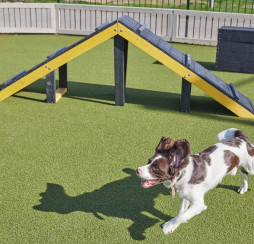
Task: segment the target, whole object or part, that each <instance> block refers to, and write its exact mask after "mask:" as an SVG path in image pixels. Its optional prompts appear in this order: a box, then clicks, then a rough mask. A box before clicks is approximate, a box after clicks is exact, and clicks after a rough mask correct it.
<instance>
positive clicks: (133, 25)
mask: <svg viewBox="0 0 254 244" xmlns="http://www.w3.org/2000/svg"><path fill="white" fill-rule="evenodd" d="M117 22H119V23H121V24H123V25H124V26H126V27H127V28H129V29H130V30H132V31H133V32H136V31H137V30H138V29H139V28H140V26H141V24H139V23H138V22H137V21H136V20H134V19H132V18H131V17H129V16H126V15H125V16H123V17H121V18H119V19H118V20H117Z"/></svg>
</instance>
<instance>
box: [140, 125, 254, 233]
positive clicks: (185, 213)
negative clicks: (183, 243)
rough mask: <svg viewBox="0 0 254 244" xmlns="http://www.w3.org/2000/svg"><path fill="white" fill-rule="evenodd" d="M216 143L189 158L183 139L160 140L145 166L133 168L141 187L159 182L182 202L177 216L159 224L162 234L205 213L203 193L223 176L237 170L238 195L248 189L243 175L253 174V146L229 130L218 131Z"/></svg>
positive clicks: (186, 143) (188, 149)
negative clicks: (239, 175)
mask: <svg viewBox="0 0 254 244" xmlns="http://www.w3.org/2000/svg"><path fill="white" fill-rule="evenodd" d="M217 140H219V141H221V142H220V143H217V144H215V145H213V146H211V147H209V148H207V149H206V150H204V151H203V152H201V153H199V154H196V155H190V143H189V142H188V141H187V140H177V141H172V140H171V139H170V138H165V137H162V138H161V140H160V143H159V144H158V146H157V147H156V153H155V155H154V156H153V157H152V158H150V159H149V162H148V164H147V165H145V166H142V167H139V168H137V175H138V176H139V177H140V178H141V185H142V186H143V187H144V188H148V187H150V186H154V185H157V184H159V183H163V184H164V185H165V186H166V187H167V188H170V187H175V189H176V191H177V193H178V195H179V197H180V198H181V199H182V201H181V206H180V210H179V213H178V215H177V216H176V217H175V218H173V219H171V220H170V221H168V222H166V223H165V224H164V225H163V232H164V233H165V234H168V233H172V232H173V231H174V230H175V229H176V228H177V227H178V226H179V225H180V224H182V223H184V222H186V221H187V220H189V219H191V218H192V217H194V216H195V215H197V214H199V213H201V212H202V211H203V210H205V209H206V208H207V206H206V205H205V204H204V195H205V193H206V192H208V191H209V190H210V189H212V188H214V187H216V186H217V185H218V184H219V183H220V182H221V181H222V179H223V177H224V176H225V175H227V174H231V175H235V174H236V172H237V169H239V172H240V174H241V175H242V178H243V181H242V184H241V186H240V188H239V190H238V192H239V193H240V194H243V193H245V192H246V191H247V190H248V181H247V175H248V173H249V174H254V146H253V145H252V144H251V143H250V140H249V138H248V136H247V135H246V134H245V133H243V132H242V131H240V130H238V129H234V128H231V129H227V130H224V131H222V132H220V133H219V134H218V135H217Z"/></svg>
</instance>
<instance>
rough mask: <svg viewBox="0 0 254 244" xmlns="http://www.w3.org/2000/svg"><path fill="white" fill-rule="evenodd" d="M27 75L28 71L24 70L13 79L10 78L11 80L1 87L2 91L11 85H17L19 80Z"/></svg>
mask: <svg viewBox="0 0 254 244" xmlns="http://www.w3.org/2000/svg"><path fill="white" fill-rule="evenodd" d="M25 74H26V71H25V70H23V71H21V72H19V73H18V74H16V75H14V76H13V77H12V78H10V79H9V80H7V81H6V82H4V83H3V84H2V85H1V86H0V91H2V90H3V89H5V88H6V87H8V86H10V85H11V84H13V83H15V82H16V81H17V80H19V79H20V78H22V77H24V76H25Z"/></svg>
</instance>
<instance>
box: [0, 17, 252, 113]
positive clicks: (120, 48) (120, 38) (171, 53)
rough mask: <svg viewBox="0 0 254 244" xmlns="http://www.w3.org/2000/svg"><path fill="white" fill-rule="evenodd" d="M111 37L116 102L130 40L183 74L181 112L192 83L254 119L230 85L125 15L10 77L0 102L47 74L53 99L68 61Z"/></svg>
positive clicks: (63, 84) (63, 83) (121, 98)
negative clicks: (57, 83)
mask: <svg viewBox="0 0 254 244" xmlns="http://www.w3.org/2000/svg"><path fill="white" fill-rule="evenodd" d="M112 37H114V57H115V102H116V105H119V106H123V105H124V102H125V86H126V69H127V53H128V41H129V42H131V43H132V44H134V45H135V46H137V47H139V48H140V49H142V50H143V51H144V52H146V53H148V54H149V55H151V56H152V57H154V58H155V59H156V60H158V61H159V62H161V63H162V64H164V65H165V66H167V67H168V68H170V69H171V70H172V71H174V72H175V73H177V74H178V75H179V76H181V77H182V95H181V111H184V112H188V110H189V106H190V94H191V84H193V85H195V86H197V87H198V88H199V89H201V90H202V91H204V92H205V93H206V94H207V95H209V96H211V97H212V98H214V99H215V100H216V101H218V102H219V103H221V104H222V105H223V106H225V107H226V108H228V109H229V110H231V111H232V112H233V113H235V114H236V115H238V116H239V117H245V118H254V104H253V103H252V101H251V100H250V99H248V98H247V97H246V96H245V95H243V94H242V93H240V92H239V91H238V90H237V89H236V88H235V87H234V85H233V84H227V83H226V82H224V81H223V80H221V79H220V78H219V77H217V76H216V75H214V74H213V73H211V72H210V71H209V70H207V69H206V68H204V67H203V66H202V65H200V64H198V63H197V62H195V61H194V60H192V59H191V57H190V55H189V54H184V53H182V52H181V51H179V50H178V49H176V48H174V47H173V46H172V45H170V44H169V43H168V42H166V41H164V40H163V39H161V38H160V37H158V36H157V35H155V34H154V33H152V32H151V31H150V30H148V29H147V28H146V27H145V25H141V24H139V23H138V22H136V21H135V20H133V19H132V18H130V17H128V16H123V17H121V18H119V19H117V20H116V21H114V22H112V23H104V24H103V25H101V26H99V27H97V28H96V30H95V32H94V33H92V34H90V35H88V36H87V37H85V38H83V39H82V40H80V41H79V42H77V43H75V44H73V45H71V46H70V47H67V48H66V47H63V48H61V49H59V50H57V51H56V52H54V53H53V54H51V55H49V56H48V58H47V60H45V61H43V62H42V63H40V64H38V65H36V66H35V67H34V68H32V69H31V70H29V71H23V72H21V73H19V74H17V75H16V76H14V77H12V78H11V79H9V80H8V81H7V82H5V83H4V84H2V86H1V87H0V101H2V100H4V99H6V98H7V97H9V96H11V95H13V94H14V93H16V92H18V91H20V90H22V89H23V88H24V87H26V86H28V85H30V84H31V83H33V82H34V81H36V80H38V79H40V78H42V77H44V76H46V93H47V102H56V101H57V100H58V99H59V98H60V97H61V96H62V95H63V94H64V93H65V92H66V91H67V63H68V62H69V61H71V60H72V59H74V58H76V57H78V56H79V55H81V54H83V53H85V52H86V51H88V50H90V49H92V48H94V47H95V46H97V45H99V44H101V43H102V42H104V41H106V40H108V39H110V38H112ZM57 68H59V90H58V91H56V89H55V87H56V85H55V73H54V70H56V69H57Z"/></svg>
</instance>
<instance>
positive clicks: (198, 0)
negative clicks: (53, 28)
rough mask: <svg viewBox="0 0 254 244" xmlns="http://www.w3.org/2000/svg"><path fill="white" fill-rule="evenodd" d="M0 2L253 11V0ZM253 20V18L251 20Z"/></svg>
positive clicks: (13, 0)
mask: <svg viewBox="0 0 254 244" xmlns="http://www.w3.org/2000/svg"><path fill="white" fill-rule="evenodd" d="M0 2H11V3H13V2H24V3H71V4H89V5H107V6H126V7H148V8H170V9H182V10H183V9H186V10H199V11H214V12H228V13H246V14H253V13H254V9H253V8H254V0H0ZM253 21H254V20H253Z"/></svg>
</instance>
